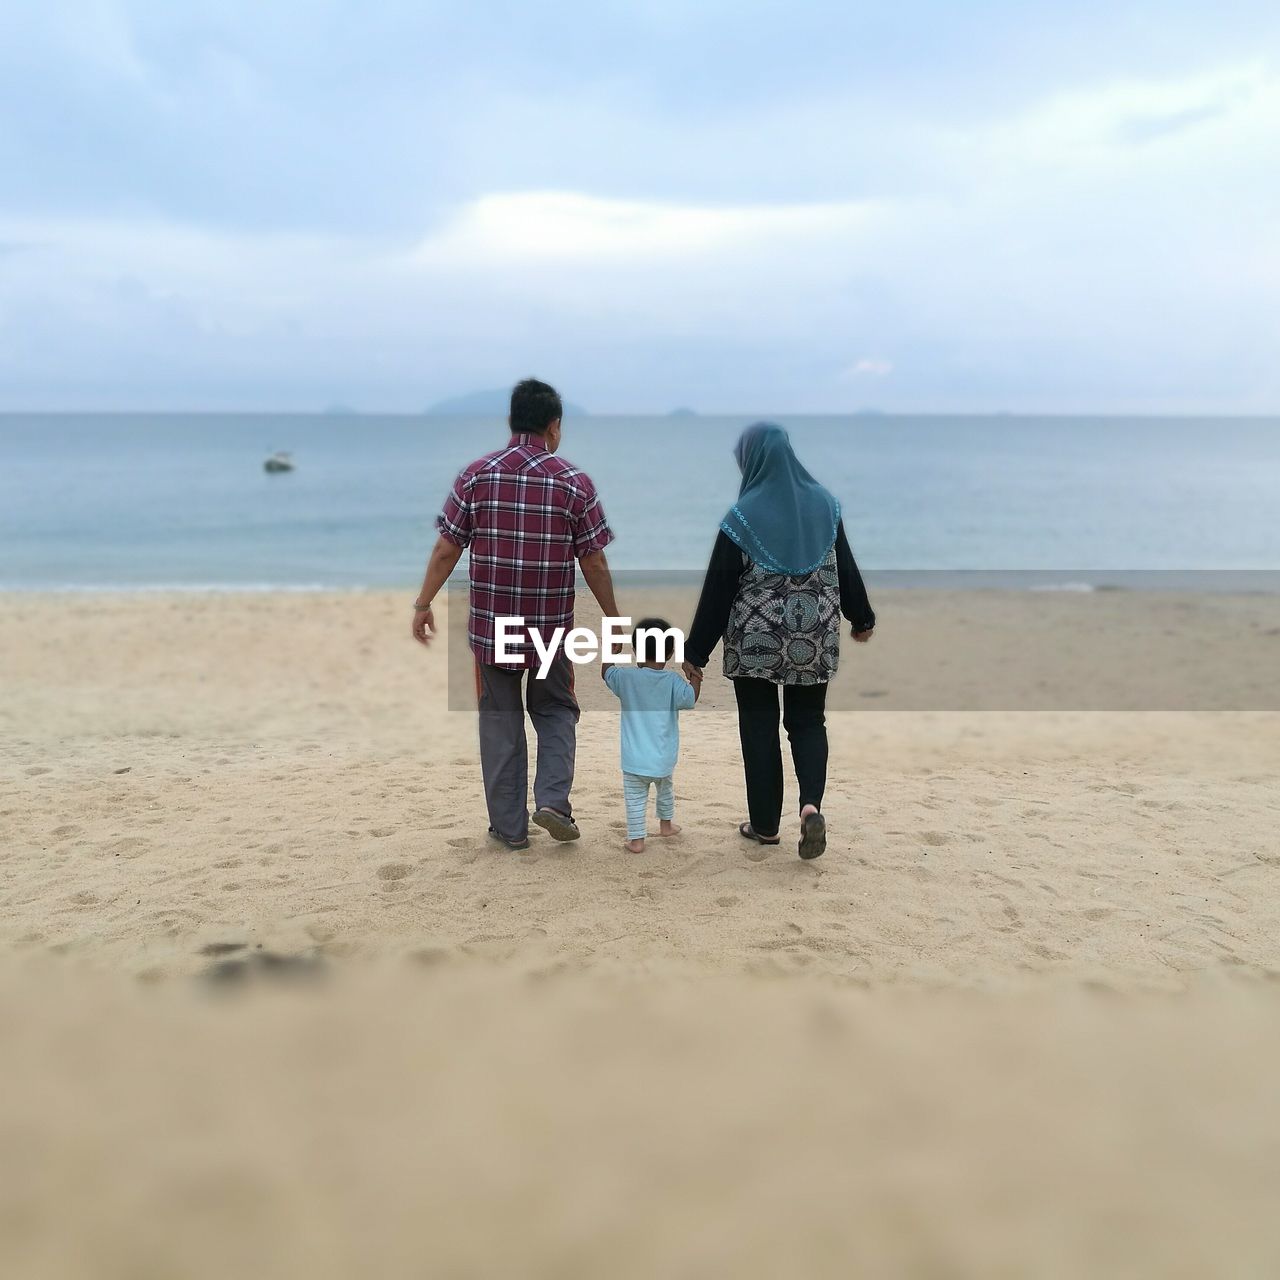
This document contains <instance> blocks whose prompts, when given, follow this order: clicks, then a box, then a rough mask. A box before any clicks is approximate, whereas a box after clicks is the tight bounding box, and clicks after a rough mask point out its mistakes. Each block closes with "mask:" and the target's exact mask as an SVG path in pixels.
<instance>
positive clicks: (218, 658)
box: [0, 588, 1280, 1280]
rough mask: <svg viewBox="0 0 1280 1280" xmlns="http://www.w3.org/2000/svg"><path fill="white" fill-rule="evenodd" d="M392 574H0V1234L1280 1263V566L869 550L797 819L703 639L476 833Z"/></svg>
mask: <svg viewBox="0 0 1280 1280" xmlns="http://www.w3.org/2000/svg"><path fill="white" fill-rule="evenodd" d="M407 600H408V597H407V596H405V595H403V594H400V595H392V594H382V593H369V594H359V593H357V594H344V595H302V594H300V595H276V596H267V595H261V596H236V595H226V596H223V595H191V596H180V595H154V596H147V595H138V596H129V597H123V596H121V597H87V596H86V597H67V596H64V597H42V596H9V597H6V598H5V599H4V600H3V602H2V604H0V655H3V678H2V681H0V897H2V899H3V902H4V910H3V912H2V913H0V1036H2V1037H3V1048H2V1049H0V1054H2V1055H3V1062H4V1072H3V1080H4V1085H5V1087H4V1089H3V1090H2V1091H0V1275H3V1276H5V1277H17V1276H24V1277H25V1276H41V1277H46V1276H47V1277H64V1276H66V1277H69V1276H80V1275H93V1276H108V1277H120V1278H121V1280H124V1277H130V1278H132V1277H137V1276H157V1277H170V1276H193V1277H204V1276H210V1277H212V1276H215V1275H217V1276H224V1275H226V1274H228V1272H229V1271H231V1270H232V1269H234V1270H238V1271H240V1272H241V1273H245V1274H252V1275H255V1276H269V1277H276V1276H279V1277H294V1276H297V1277H313V1276H314V1277H330V1276H332V1277H339V1276H350V1275H353V1274H357V1273H365V1274H386V1275H393V1274H394V1275H399V1274H444V1275H492V1274H504V1275H508V1274H509V1275H538V1276H579V1275H580V1276H598V1275H602V1274H607V1275H612V1276H633V1275H634V1276H641V1275H656V1274H660V1275H672V1276H686V1275H687V1276H702V1275H733V1276H776V1275H784V1274H786V1275H801V1274H803V1275H831V1276H835V1275H842V1276H843V1275H849V1274H852V1273H855V1272H857V1271H858V1269H859V1268H861V1269H863V1270H864V1271H865V1272H867V1273H869V1274H910V1275H926V1276H952V1275H956V1276H960V1275H982V1276H991V1275H1010V1276H1013V1275H1028V1274H1034V1275H1045V1276H1058V1275H1061V1276H1076V1275H1082V1274H1088V1275H1122V1274H1123V1275H1177V1276H1183V1275H1185V1276H1200V1275H1207V1274H1212V1275H1215V1276H1221V1275H1231V1276H1263V1275H1274V1274H1277V1273H1278V1272H1280V1215H1276V1214H1275V1213H1274V1205H1275V1204H1276V1203H1277V1202H1280V1083H1278V1082H1280V879H1278V878H1280V842H1278V841H1277V839H1276V835H1275V831H1276V828H1277V825H1278V823H1280V789H1278V788H1277V785H1276V778H1277V771H1278V766H1280V714H1278V713H1276V712H1275V711H1269V710H1213V709H1200V710H1194V711H1188V710H1174V709H1168V710H1159V709H1150V708H1180V707H1186V706H1195V707H1199V708H1214V707H1237V708H1238V707H1264V708H1265V707H1267V706H1268V705H1271V701H1270V700H1274V699H1275V697H1276V692H1275V688H1274V686H1275V685H1276V683H1277V682H1276V681H1274V679H1270V678H1269V674H1268V673H1269V672H1270V670H1271V668H1272V666H1273V665H1275V666H1280V663H1274V659H1273V655H1274V656H1276V657H1280V625H1278V624H1280V618H1278V617H1277V614H1278V613H1280V603H1278V602H1274V601H1272V600H1269V599H1267V598H1265V597H1230V598H1225V597H1193V596H1188V597H1154V596H1153V597H1146V596H1143V595H1139V594H1127V593H1114V594H1107V595H1093V596H1086V595H1081V596H1074V595H1072V596H1067V595H1061V596H1052V597H1049V596H1036V595H1032V594H1025V595H1014V594H1005V595H1001V594H999V593H984V594H981V595H979V594H978V593H974V594H969V595H959V594H951V595H948V594H946V593H911V592H904V593H886V594H885V595H884V596H878V597H877V599H876V604H877V609H878V612H879V613H880V627H879V628H878V632H877V636H876V638H875V640H874V641H873V642H872V644H871V645H870V646H867V647H866V648H865V649H862V648H861V647H856V648H855V646H853V645H852V644H850V643H847V642H846V645H845V656H844V666H843V670H842V672H841V675H840V677H839V681H838V683H837V685H836V686H835V687H833V695H832V706H833V710H832V714H831V716H830V729H831V745H832V753H831V760H832V764H831V780H830V784H829V790H828V795H827V801H826V804H825V806H824V808H825V811H826V813H827V816H828V820H829V823H830V828H831V840H830V844H829V848H828V852H827V855H826V856H825V857H824V858H822V859H821V860H819V861H817V862H814V863H802V862H800V861H799V860H798V859H797V858H796V857H795V854H794V845H793V844H784V846H783V847H781V848H777V849H769V850H766V849H762V848H760V847H758V846H754V845H749V844H747V843H746V842H744V841H742V840H741V839H740V838H739V837H738V835H737V834H736V830H735V828H736V824H737V822H738V821H739V820H741V819H742V818H743V817H745V812H744V802H743V794H742V781H741V774H740V765H739V757H738V751H737V733H736V724H735V721H734V717H733V711H732V693H731V691H730V690H729V689H728V687H727V685H726V684H725V683H724V681H723V680H722V679H721V678H720V677H719V675H718V674H716V671H715V669H713V671H712V673H711V674H710V678H709V679H708V682H707V685H706V689H705V691H704V694H703V700H702V704H701V705H700V706H699V707H698V708H697V709H696V710H695V711H694V712H692V713H690V714H689V715H688V716H686V717H685V719H684V722H683V730H682V732H683V748H682V756H681V764H680V767H679V769H678V771H677V776H676V792H677V803H678V813H677V819H678V821H680V822H681V823H682V824H683V826H684V834H683V835H682V836H680V837H679V838H677V839H675V840H670V841H667V840H660V839H657V838H654V839H651V840H650V841H649V846H648V849H647V851H646V852H645V854H643V855H641V856H639V857H636V856H633V855H630V854H627V853H625V852H623V850H622V848H621V841H622V838H623V837H622V831H623V826H624V824H623V813H622V800H621V789H620V780H619V774H618V764H617V720H616V715H615V714H613V712H612V710H611V703H610V700H609V697H608V694H607V691H605V690H604V689H603V686H602V685H601V684H600V682H599V680H598V677H597V675H596V674H595V672H594V670H593V669H591V668H583V669H581V671H580V675H579V680H580V693H581V698H582V702H583V706H584V714H583V718H582V723H581V726H580V733H579V759H578V774H577V779H578V780H577V784H576V787H575V795H574V801H575V806H576V809H577V814H578V818H579V821H580V823H581V826H582V829H583V832H584V835H583V839H582V840H581V841H580V842H578V843H577V844H572V845H555V844H554V843H553V842H551V841H550V840H549V838H547V837H546V836H545V835H543V834H542V833H540V832H537V831H536V830H535V832H534V834H533V836H532V840H533V844H532V847H531V849H530V850H529V851H528V852H525V853H519V854H517V853H511V852H508V851H505V850H502V849H499V848H497V847H495V846H494V845H492V844H490V843H489V842H488V841H487V840H486V839H485V836H484V827H485V819H484V816H483V803H482V794H481V789H480V780H479V769H478V764H477V761H476V731H475V723H474V713H472V712H468V711H467V710H465V709H462V708H461V706H460V704H461V703H462V702H464V701H465V698H464V696H463V694H462V693H460V692H459V690H465V687H466V674H467V673H466V672H465V670H464V669H463V668H464V667H465V664H461V663H458V662H456V661H455V662H454V663H453V664H452V665H453V667H454V675H455V679H454V681H453V696H452V698H451V697H450V692H449V690H450V681H449V675H448V671H449V667H450V656H451V655H450V652H449V648H448V644H447V642H446V641H445V640H443V639H442V640H441V642H440V643H439V644H437V645H436V646H435V647H433V649H432V650H430V651H423V650H422V649H421V648H419V647H418V646H416V645H413V644H412V642H411V641H410V640H409V639H408V616H409V615H408V609H407ZM626 603H627V602H626V601H624V604H626ZM689 604H690V601H689V599H688V598H687V596H680V597H676V596H673V595H672V594H671V593H670V592H668V593H666V594H663V591H662V590H661V589H657V588H655V589H654V591H653V592H652V593H651V594H650V595H649V596H646V598H644V599H643V600H641V601H638V602H636V603H635V604H634V605H633V606H632V607H634V608H635V609H636V611H637V612H640V611H643V612H650V611H657V612H662V613H665V614H666V615H667V616H669V617H671V618H673V619H674V620H676V621H683V620H685V619H686V618H687V616H688V611H689ZM589 617H590V615H589V612H588V611H585V610H584V618H583V620H584V621H586V620H588V619H589ZM1028 637H1031V638H1032V639H1028ZM1091 637H1092V638H1093V639H1092V640H1091V639H1090V638H1091ZM1098 637H1101V638H1102V639H1101V641H1098ZM1115 637H1124V642H1123V643H1120V642H1118V641H1115V639H1114V638H1115ZM1037 638H1038V639H1037ZM453 656H454V657H455V658H456V656H457V655H456V652H455V653H454V654H453ZM940 664H943V665H942V668H941V669H940ZM459 677H461V679H459ZM451 702H452V703H453V704H455V706H458V707H459V709H450V703H451ZM902 707H912V708H916V709H912V710H901V709H897V708H902ZM984 707H987V708H995V709H981V708H984ZM1098 707H1114V708H1118V709H1115V710H1098V709H1096V708H1098ZM1021 708H1029V709H1021ZM1080 708H1085V709H1080ZM1135 708H1146V709H1135ZM246 956H248V957H249V958H250V959H249V960H248V961H245V959H244V957H246ZM254 957H257V958H256V959H255V958H254ZM272 960H274V964H273V963H271V961H272ZM218 966H222V967H221V968H218ZM211 970H216V973H217V975H218V976H219V978H220V980H219V981H216V982H215V981H213V980H212V979H211V978H210V977H209V976H208V975H209V974H210V972H211ZM202 975H203V976H202Z"/></svg>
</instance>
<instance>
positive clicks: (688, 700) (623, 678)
mask: <svg viewBox="0 0 1280 1280" xmlns="http://www.w3.org/2000/svg"><path fill="white" fill-rule="evenodd" d="M670 630H671V624H670V623H669V622H667V621H666V620H665V619H663V618H641V619H640V621H639V622H638V623H637V624H636V628H635V631H634V632H632V635H631V649H632V656H633V657H634V658H635V659H636V661H635V662H634V663H632V665H630V666H625V667H619V666H614V665H613V663H611V662H605V663H602V664H601V668H600V674H601V675H602V676H603V677H604V682H605V684H607V685H608V686H609V688H610V689H612V690H613V692H614V693H615V694H616V695H617V697H618V701H619V702H621V703H622V794H623V796H624V798H625V799H626V802H627V840H626V849H627V851H628V852H629V853H643V852H644V838H645V835H646V834H647V832H646V823H645V817H646V814H647V811H648V808H649V788H650V786H653V787H655V788H656V790H657V808H658V834H659V835H664V836H674V835H679V834H680V828H679V827H678V826H676V824H675V823H674V822H673V821H672V819H673V818H674V817H675V816H676V796H675V789H674V788H673V786H672V784H671V775H672V774H673V773H674V772H675V767H676V757H677V756H678V755H679V754H680V722H679V713H680V712H681V711H689V710H691V709H692V708H693V704H694V703H695V702H697V701H698V695H699V693H701V692H702V676H701V675H698V676H696V677H694V678H693V680H692V682H691V683H687V682H686V681H685V680H684V679H683V678H681V677H680V676H678V675H677V674H676V673H675V672H674V671H668V670H667V669H666V666H667V662H668V661H669V660H670V658H671V652H672V648H673V644H672V638H671V636H669V635H658V636H642V635H641V632H649V631H660V632H669V631H670ZM641 659H644V661H641Z"/></svg>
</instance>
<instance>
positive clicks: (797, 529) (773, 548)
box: [720, 422, 840, 577]
mask: <svg viewBox="0 0 1280 1280" xmlns="http://www.w3.org/2000/svg"><path fill="white" fill-rule="evenodd" d="M733 456H734V457H735V458H736V459H737V460H738V467H739V469H740V470H741V472H742V488H741V489H739V490H738V501H737V502H735V503H734V504H733V506H732V507H730V508H729V511H728V513H727V514H726V515H725V518H724V519H723V520H722V521H721V522H720V528H721V529H723V530H724V532H725V533H727V534H728V535H729V537H730V538H732V539H733V541H734V542H735V543H736V544H737V545H738V546H739V547H741V548H742V550H743V551H744V552H745V553H746V555H747V556H748V557H749V558H750V559H751V560H754V561H755V563H756V564H758V565H759V566H760V567H761V568H762V569H764V570H766V571H767V572H769V573H785V574H788V575H789V576H792V577H794V576H796V575H798V574H802V573H811V572H812V571H813V570H814V569H816V568H817V567H818V566H819V565H820V564H821V563H822V562H823V561H824V560H825V559H826V558H827V552H828V551H830V550H831V548H832V547H833V546H834V545H835V540H836V526H837V525H838V524H839V523H840V504H839V503H838V502H837V501H836V500H835V499H834V498H833V497H832V496H831V494H829V493H828V492H827V491H826V490H825V489H824V488H823V487H822V486H821V485H820V484H819V483H818V482H817V481H816V480H815V479H814V478H813V477H812V476H811V475H810V474H809V473H808V472H807V471H806V470H805V469H804V468H803V467H802V466H801V465H800V459H799V458H797V457H796V455H795V451H794V450H793V449H792V448H791V441H790V439H789V438H788V436H787V433H786V432H785V431H784V430H783V429H782V428H781V427H778V426H774V424H773V423H771V422H757V423H756V424H755V426H753V427H748V428H747V429H746V430H745V431H744V432H743V433H742V435H741V436H740V437H739V438H738V443H737V444H736V445H735V446H734V450H733Z"/></svg>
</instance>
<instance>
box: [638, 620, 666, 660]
mask: <svg viewBox="0 0 1280 1280" xmlns="http://www.w3.org/2000/svg"><path fill="white" fill-rule="evenodd" d="M674 630H675V628H674V627H672V625H671V623H669V622H668V621H667V620H666V618H641V619H640V621H639V622H637V623H636V627H635V630H634V631H633V632H632V633H631V652H632V654H633V656H634V657H635V660H636V661H637V662H667V661H669V660H670V658H671V655H672V654H673V653H674V652H675V647H676V646H675V638H674V636H673V635H672V634H671V633H672V632H673V631H674ZM642 632H643V633H644V634H643V635H642V634H641V633H642ZM653 632H659V633H661V634H658V635H654V634H652V633H653Z"/></svg>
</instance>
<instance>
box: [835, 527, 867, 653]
mask: <svg viewBox="0 0 1280 1280" xmlns="http://www.w3.org/2000/svg"><path fill="white" fill-rule="evenodd" d="M836 571H837V572H838V573H839V575H840V612H841V613H843V614H844V616H845V617H846V618H848V619H849V621H850V622H851V623H852V624H853V630H854V634H855V635H856V634H859V633H861V632H865V631H870V630H872V629H873V628H874V627H875V625H876V614H875V610H874V609H872V607H871V601H870V600H868V599H867V587H866V584H865V583H864V582H863V581H862V574H861V573H859V572H858V562H857V561H856V560H855V559H854V558H853V551H852V549H851V548H850V546H849V539H848V538H847V537H846V536H845V532H844V521H843V520H841V521H840V523H839V524H838V525H837V526H836Z"/></svg>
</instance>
